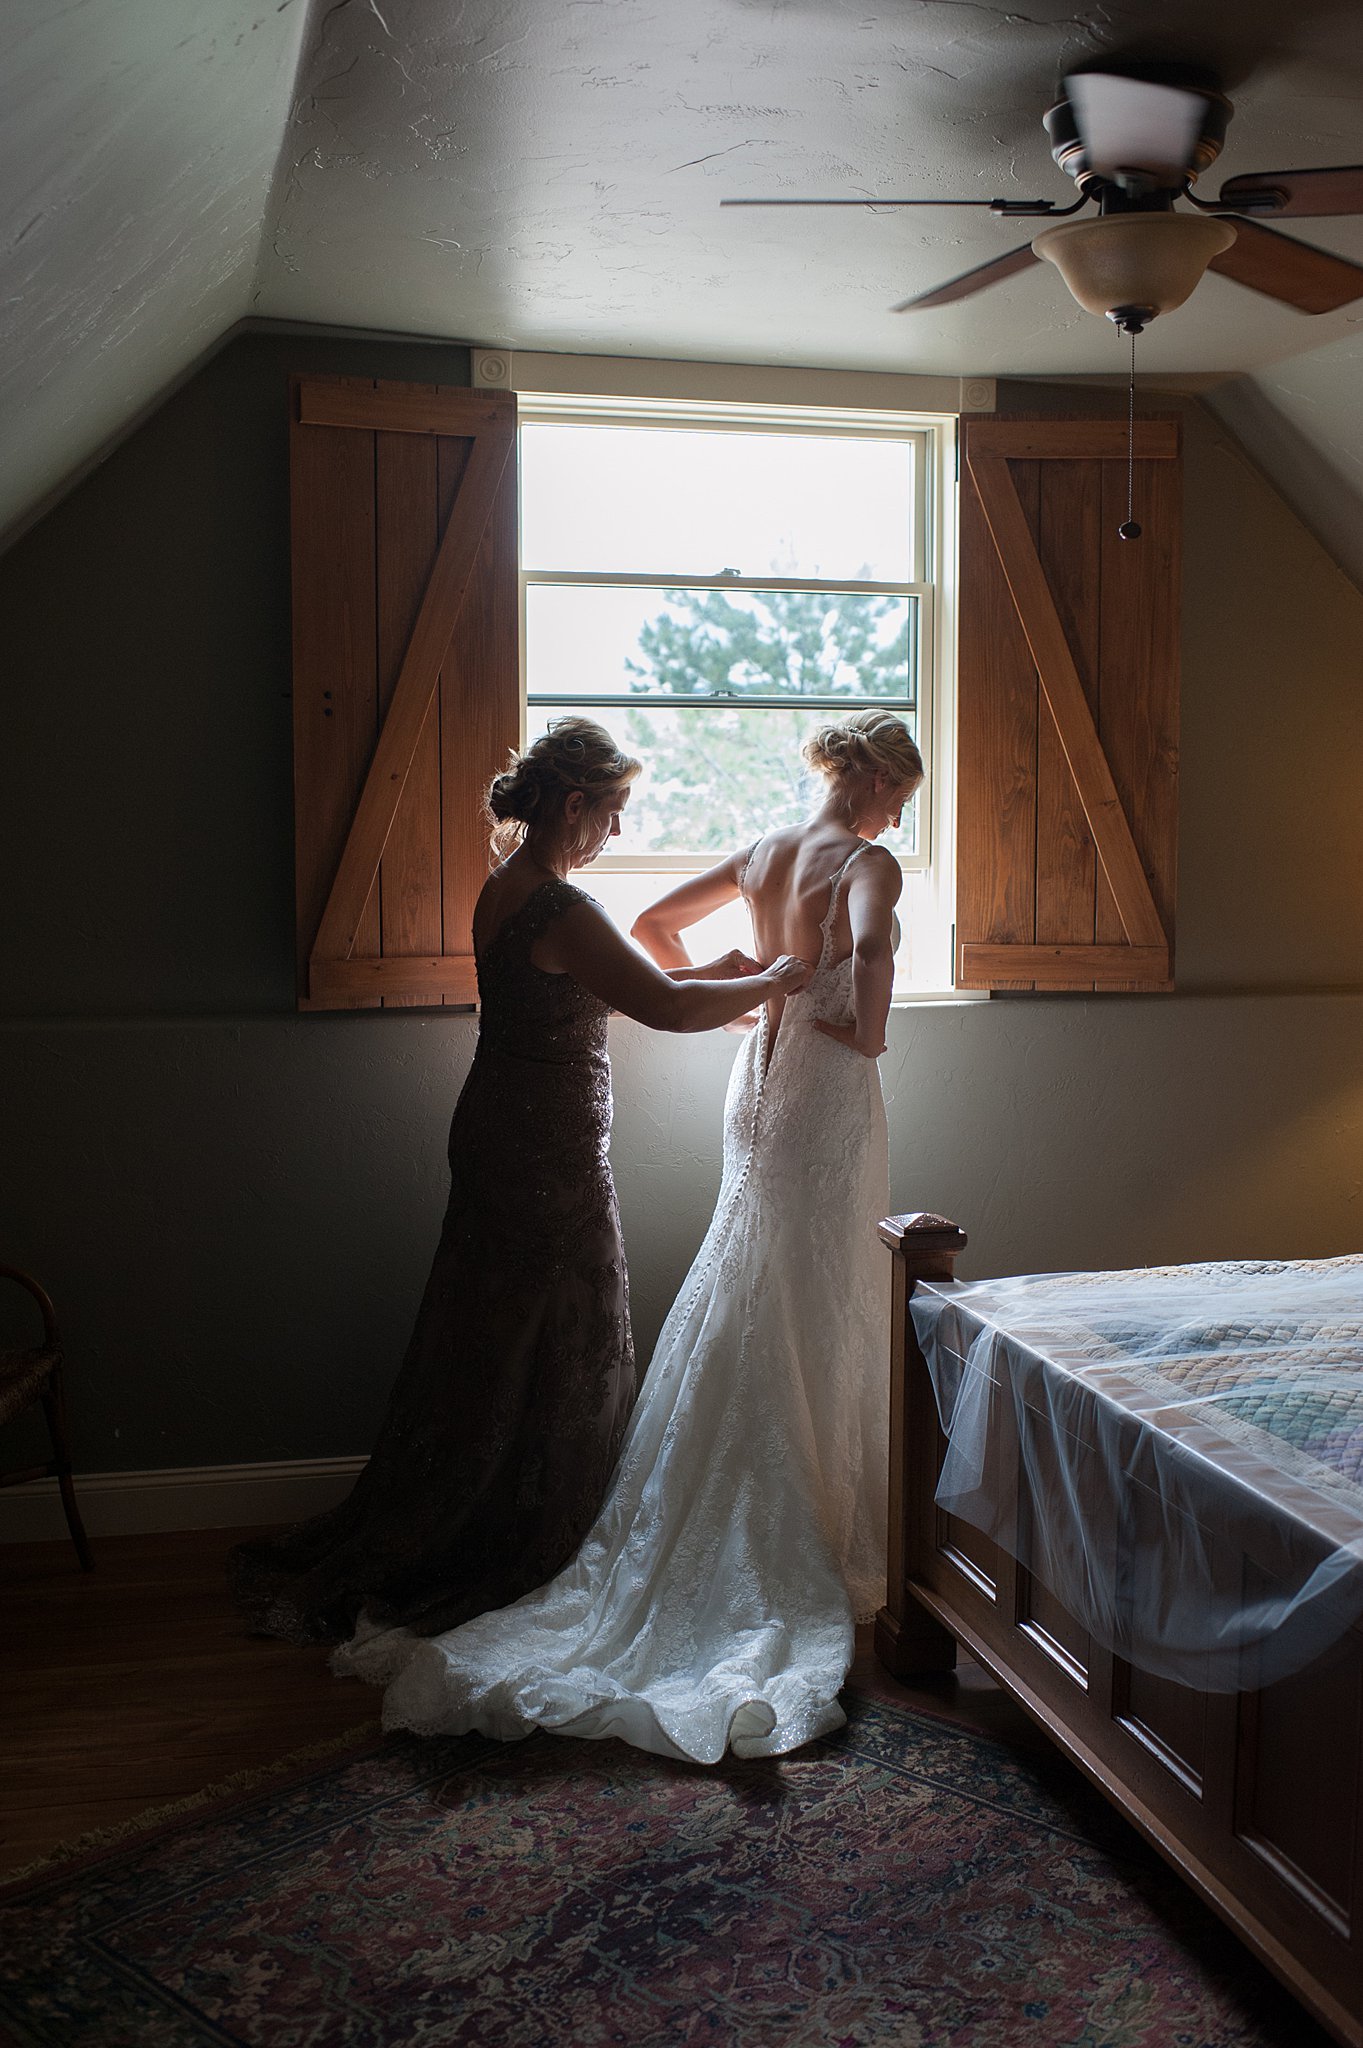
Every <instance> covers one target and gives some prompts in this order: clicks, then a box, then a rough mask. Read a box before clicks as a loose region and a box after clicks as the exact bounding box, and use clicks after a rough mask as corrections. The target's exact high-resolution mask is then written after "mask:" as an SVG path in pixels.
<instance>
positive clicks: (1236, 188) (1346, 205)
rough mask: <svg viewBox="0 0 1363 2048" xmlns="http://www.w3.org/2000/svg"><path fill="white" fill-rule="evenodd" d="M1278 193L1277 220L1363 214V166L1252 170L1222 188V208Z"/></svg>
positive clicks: (1346, 165)
mask: <svg viewBox="0 0 1363 2048" xmlns="http://www.w3.org/2000/svg"><path fill="white" fill-rule="evenodd" d="M1263 191H1270V192H1277V193H1280V194H1281V195H1282V198H1281V202H1280V203H1279V204H1278V205H1277V206H1275V207H1274V208H1273V215H1274V218H1275V219H1277V220H1291V219H1293V218H1296V219H1297V220H1312V219H1315V220H1323V219H1324V217H1325V216H1326V214H1330V213H1363V164H1335V165H1333V166H1332V167H1330V168H1328V169H1323V170H1319V171H1249V172H1246V174H1245V175H1244V177H1242V178H1231V179H1229V180H1228V181H1227V183H1226V184H1224V185H1223V186H1222V187H1221V196H1220V198H1219V199H1218V201H1217V205H1218V206H1230V207H1234V206H1236V205H1238V204H1240V203H1242V202H1244V203H1248V202H1250V201H1251V200H1252V199H1253V196H1254V194H1255V193H1256V192H1263Z"/></svg>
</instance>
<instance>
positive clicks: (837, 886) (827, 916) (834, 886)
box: [819, 839, 869, 967]
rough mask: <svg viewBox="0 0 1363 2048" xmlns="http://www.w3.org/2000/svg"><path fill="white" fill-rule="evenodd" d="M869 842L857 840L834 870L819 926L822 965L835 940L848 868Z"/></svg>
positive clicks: (820, 960) (820, 963) (820, 961)
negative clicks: (834, 924) (838, 910)
mask: <svg viewBox="0 0 1363 2048" xmlns="http://www.w3.org/2000/svg"><path fill="white" fill-rule="evenodd" d="M868 844H869V841H867V840H865V839H862V840H859V841H858V842H857V844H856V845H855V846H854V847H853V848H852V851H851V852H850V853H849V854H848V856H847V858H846V860H845V861H843V863H842V865H841V866H840V867H838V868H837V869H835V870H834V873H833V878H832V880H831V881H830V883H829V885H828V908H827V910H826V911H825V912H824V914H823V921H822V923H821V924H820V926H819V930H820V931H821V932H822V933H823V945H822V947H821V948H820V950H819V965H820V967H822V966H823V964H824V962H825V961H826V960H827V958H828V948H829V946H830V945H831V944H832V942H833V918H834V916H835V914H836V912H837V908H838V904H839V902H840V901H841V898H842V885H843V882H844V881H845V880H846V878H847V870H848V869H849V868H850V867H851V865H852V863H853V861H854V860H855V859H856V857H857V855H858V854H859V853H865V851H866V848H867V845H868Z"/></svg>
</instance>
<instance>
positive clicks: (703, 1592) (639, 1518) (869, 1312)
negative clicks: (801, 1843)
mask: <svg viewBox="0 0 1363 2048" xmlns="http://www.w3.org/2000/svg"><path fill="white" fill-rule="evenodd" d="M804 753H805V758H806V760H807V761H808V762H809V763H810V764H811V766H812V767H813V768H815V769H816V770H817V771H818V772H819V773H820V774H821V775H822V776H823V777H824V778H825V781H826V786H827V794H826V798H825V801H824V803H823V804H822V806H821V807H820V809H819V810H818V811H817V812H816V813H815V815H814V816H813V817H812V818H811V819H810V820H808V822H807V823H805V824H803V825H799V826H794V827H790V828H787V829H784V830H781V831H777V832H772V833H769V834H767V835H766V836H764V837H763V838H761V839H759V840H758V841H757V842H756V844H755V845H753V846H751V847H749V848H747V849H745V850H744V851H743V852H741V853H737V854H734V855H733V856H731V857H730V858H729V859H728V860H725V861H722V862H721V863H720V864H719V865H718V866H717V867H715V868H712V869H710V870H709V872H708V873H706V874H703V875H700V876H698V877H696V878H695V879H694V880H692V881H688V882H685V883H683V884H682V885H681V886H680V887H679V888H677V889H674V890H672V891H671V892H670V893H669V894H668V895H666V896H664V897H663V898H662V899H661V900H660V901H659V902H658V903H656V904H655V905H654V906H653V907H652V908H651V909H650V910H648V911H646V912H645V913H644V914H643V916H642V917H641V918H640V919H639V920H638V922H637V924H636V925H635V927H634V933H635V937H636V938H638V939H639V940H640V942H641V943H642V944H643V945H644V946H645V947H646V948H647V950H648V951H649V952H650V953H651V954H652V955H653V957H654V959H655V960H656V961H657V962H658V964H659V965H660V966H662V967H665V968H670V969H675V968H678V967H685V966H686V965H687V964H688V961H687V955H686V951H685V948H684V946H683V944H682V940H681V933H682V931H683V930H685V929H686V928H687V927H688V926H690V925H693V924H695V923H697V922H698V921H699V920H700V919H701V918H702V917H704V916H706V915H707V914H708V913H709V912H710V911H712V910H714V909H716V908H718V907H719V906H720V905H721V904H723V903H725V902H727V901H732V900H733V898H734V897H735V896H738V895H741V896H742V897H743V898H744V900H745V901H746V903H747V905H748V909H749V911H750V914H751V917H752V923H753V931H754V941H755V947H756V950H757V952H758V953H759V954H760V955H762V956H763V957H770V956H771V955H772V954H774V953H777V952H782V953H791V954H795V955H797V956H802V957H803V958H805V959H809V960H814V961H816V962H817V965H816V967H815V971H814V974H813V977H812V979H811V980H810V982H809V984H808V986H807V987H805V988H804V989H802V990H801V991H799V992H798V993H796V994H790V995H777V996H773V997H771V998H770V999H768V1001H767V1002H766V1004H765V1006H764V1007H763V1009H762V1010H761V1011H760V1012H759V1014H758V1018H757V1024H756V1028H755V1029H754V1030H753V1031H751V1032H750V1033H749V1035H748V1037H747V1039H746V1041H745V1043H744V1046H743V1048H742V1050H741V1052H740V1054H739V1057H738V1059H737V1060H736V1062H735V1064H734V1071H733V1076H732V1079H731V1082H730V1085H729V1094H728V1101H727V1103H726V1106H725V1119H724V1169H723V1178H722V1184H721V1187H720V1193H719V1200H718V1203H717V1205H716V1208H715V1213H714V1218H713V1220H712V1222H711V1225H710V1228H709V1231H708V1232H707V1234H706V1238H705V1242H704V1243H703V1244H702V1246H701V1248H700V1251H699V1254H698V1255H697V1258H696V1261H695V1264H694V1265H693V1267H692V1269H691V1272H690V1274H689V1275H688V1277H687V1280H686V1282H685V1285H684V1286H683V1288H682V1290H681V1293H680V1295H679V1296H678V1298H677V1300H676V1302H675V1304H674V1306H673V1308H672V1310H671V1312H670V1314H669V1315H668V1318H667V1321H666V1323H665V1324H664V1326H663V1329H662V1332H661V1335H660V1336H659V1339H658V1346H657V1350H656V1352H655V1354H654V1357H653V1362H652V1365H651V1367H650V1369H649V1372H648V1376H647V1378H646V1380H645V1382H644V1386H643V1390H642V1392H641V1394H640V1396H639V1400H638V1403H637V1405H636V1407H635V1409H634V1413H633V1416H632V1418H631V1420H630V1423H629V1427H628V1430H627V1433H626V1436H625V1440H624V1444H623V1447H622V1450H621V1454H620V1461H619V1464H618V1465H617V1467H616V1470H615V1475H614V1478H613V1480H612V1482H611V1486H610V1489H609V1491H608V1493H607V1496H606V1501H605V1504H604V1506H603V1507H602V1509H601V1512H600V1514H599V1515H598V1516H597V1519H596V1522H595V1523H594V1525H593V1526H592V1528H591V1529H590V1531H589V1532H588V1534H587V1536H586V1538H585V1539H584V1541H583V1543H582V1545H581V1547H580V1548H579V1550H578V1552H577V1554H576V1556H575V1557H574V1558H573V1559H572V1560H571V1562H570V1563H569V1564H568V1565H567V1566H566V1567H565V1568H564V1569H563V1570H562V1571H561V1572H560V1573H559V1574H558V1576H557V1577H556V1578H553V1579H551V1580H550V1581H549V1583H548V1584H547V1585H545V1586H542V1587H540V1588H539V1589H538V1591H536V1592H533V1593H529V1594H527V1595H525V1597H524V1598H522V1599H520V1600H518V1601H516V1602H515V1604H514V1605H513V1606H510V1607H504V1608H500V1609H496V1610H494V1611H492V1612H490V1613H487V1614H483V1615H480V1616H478V1617H477V1618H476V1619H475V1620H473V1621H470V1622H467V1623H465V1624H464V1625H463V1626H462V1627H460V1628H456V1629H451V1630H450V1631H448V1632H447V1633H446V1634H443V1635H437V1636H430V1637H425V1638H422V1637H417V1636H414V1635H412V1634H410V1633H409V1632H408V1631H406V1630H392V1629H388V1630H384V1629H381V1628H378V1627H376V1626H373V1625H372V1624H369V1623H367V1622H366V1621H365V1619H364V1618H363V1617H362V1618H361V1621H360V1624H359V1627H358V1629H357V1631H356V1634H355V1636H354V1638H353V1639H352V1641H351V1642H350V1643H348V1644H346V1645H345V1646H344V1647H343V1648H342V1649H340V1650H338V1651H337V1652H336V1654H335V1657H334V1660H333V1661H334V1665H335V1668H336V1669H337V1670H338V1671H339V1672H353V1673H355V1674H356V1675H358V1676H361V1677H365V1678H368V1679H370V1680H372V1681H374V1682H378V1683H387V1685H388V1691H387V1695H386V1697H385V1700H384V1710H383V1718H384V1723H385V1725H386V1726H388V1727H399V1728H411V1729H414V1730H417V1731H418V1732H421V1733H430V1734H434V1733H446V1734H461V1733H464V1732H466V1731H468V1730H472V1729H478V1730H481V1731H482V1732H483V1733H485V1734H488V1735H493V1736H498V1737H502V1738H512V1737H516V1736H522V1735H528V1734H530V1733H531V1732H532V1731H533V1730H534V1729H536V1728H544V1729H552V1730H554V1731H556V1732H558V1733H560V1734H564V1735H575V1736H610V1735H613V1736H619V1737H621V1738H622V1739H623V1740H624V1741H626V1742H630V1743H633V1744H634V1745H635V1746H636V1747H638V1748H641V1749H647V1750H653V1751H656V1752H658V1753H659V1754H661V1755H664V1756H672V1757H685V1758H692V1759H694V1760H696V1761H698V1762H702V1763H713V1762H717V1761H718V1760H719V1758H721V1757H722V1756H723V1755H724V1753H725V1751H726V1749H729V1748H731V1749H733V1750H734V1751H735V1752H736V1753H737V1754H738V1755H740V1756H771V1755H779V1754H782V1753H783V1752H785V1751H787V1750H791V1749H795V1748H797V1747H798V1746H799V1745H800V1744H801V1743H804V1742H808V1741H810V1740H811V1739H812V1738H813V1737H815V1736H817V1735H821V1734H823V1733H825V1732H826V1731H827V1730H829V1729H832V1728H836V1727H838V1726H840V1725H841V1723H842V1721H843V1718H844V1716H843V1713H842V1709H841V1708H840V1706H839V1705H838V1693H839V1690H840V1688H841V1685H842V1682H843V1679H844V1678H845V1676H846V1673H847V1670H848V1666H849V1665H850V1663H851V1658H852V1637H853V1620H854V1617H858V1616H863V1615H866V1614H869V1613H871V1612H872V1611H873V1610H874V1609H875V1608H876V1607H877V1606H878V1605H879V1604H880V1602H881V1600H882V1599H883V1597H884V1573H885V1512H886V1510H885V1489H886V1462H887V1453H886V1422H887V1417H886V1410H887V1402H888V1395H887V1387H886V1369H885V1360H886V1358H887V1355H888V1323H889V1265H888V1261H886V1260H885V1258H884V1256H883V1254H882V1252H881V1250H880V1247H879V1246H878V1244H877V1242H876V1236H875V1225H876V1222H877V1219H878V1218H879V1217H880V1216H881V1215H883V1214H884V1212H885V1210H886V1208H887V1207H888V1205H889V1203H888V1197H889V1188H888V1165H887V1143H886V1128H885V1110H884V1104H883V1102H882V1099H881V1094H880V1083H879V1075H878V1073H877V1069H876V1066H875V1060H876V1056H877V1055H878V1054H879V1053H880V1052H882V1051H883V1050H884V1042H885V1023H886V1017H887V1015H888V1011H889V1003H890V989H891V982H892V977H893V952H892V937H891V934H892V926H893V921H894V905H895V903H896V901H897V899H898V896H899V892H900V887H901V878H900V871H899V866H898V863H897V862H896V861H895V860H894V858H893V856H892V855H891V854H890V853H889V852H888V851H886V849H884V848H883V847H877V846H875V845H874V844H872V843H871V842H873V841H874V840H875V839H876V838H877V837H878V836H879V834H881V833H882V832H884V831H885V830H886V829H887V828H888V827H890V826H892V825H895V824H897V823H898V820H899V814H900V810H901V808H902V806H903V805H904V803H905V802H906V801H907V799H908V798H909V797H910V796H911V795H912V794H913V791H914V790H915V788H916V787H917V785H918V783H919V781H920V780H921V778H922V773H923V767H922V761H921V759H920V757H919V754H918V750H917V748H916V747H915V746H914V743H913V740H912V739H911V737H910V735H909V732H908V729H907V727H906V726H905V725H904V724H903V723H902V721H901V720H899V719H898V718H896V717H894V716H893V715H892V714H890V713H885V712H866V713H863V714H861V715H860V716H858V717H856V718H853V719H850V720H848V722H847V723H846V724H845V725H832V726H825V727H824V728H822V729H821V730H820V731H819V732H817V733H815V734H814V736H813V737H812V738H811V739H810V740H809V741H807V742H806V745H805V748H804Z"/></svg>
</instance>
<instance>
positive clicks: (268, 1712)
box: [0, 1530, 1044, 1875]
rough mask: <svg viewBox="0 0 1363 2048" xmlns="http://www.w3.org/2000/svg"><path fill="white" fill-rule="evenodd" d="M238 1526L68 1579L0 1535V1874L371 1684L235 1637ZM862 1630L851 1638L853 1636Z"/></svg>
mask: <svg viewBox="0 0 1363 2048" xmlns="http://www.w3.org/2000/svg"><path fill="white" fill-rule="evenodd" d="M248 1533H250V1534H257V1535H258V1534H259V1533H260V1532H259V1531H258V1530H256V1531H249V1532H248V1531H245V1530H235V1531H234V1530H198V1531H195V1532H193V1533H190V1534H184V1535H174V1536H125V1537H118V1538H109V1537H106V1538H104V1539H103V1540H101V1541H99V1542H97V1543H96V1544H95V1556H96V1569H95V1570H94V1571H93V1572H88V1573H86V1572H81V1571H79V1570H78V1569H77V1567H76V1562H75V1557H74V1554H73V1552H72V1551H71V1549H70V1547H69V1546H68V1545H67V1544H65V1543H32V1544H11V1545H5V1546H0V1644H3V1646H4V1649H3V1656H4V1671H3V1682H2V1683H0V1759H3V1780H0V1875H3V1873H4V1872H5V1871H7V1870H12V1869H15V1868H17V1867H18V1866H19V1865H21V1864H24V1863H28V1862H30V1861H31V1860H32V1859H33V1858H35V1857H37V1856H41V1855H43V1854H45V1853H46V1852H47V1851H48V1850H49V1849H52V1848H55V1847H56V1846H57V1844H58V1843H59V1842H63V1841H68V1840H70V1839H71V1838H72V1837H74V1836H76V1835H80V1834H84V1833H85V1832H86V1831H87V1830H89V1829H93V1828H107V1827H110V1826H113V1825H115V1824H117V1823H118V1822H121V1821H125V1820H130V1819H132V1818H133V1817H134V1816H136V1815H137V1814H140V1813H143V1812H145V1811H146V1809H147V1808H148V1807H152V1806H158V1805H161V1804H164V1803H165V1802H166V1801H169V1800H173V1799H180V1798H183V1797H185V1796H186V1795H187V1794H189V1793H193V1792H198V1791H200V1790H202V1789H203V1788H204V1787H205V1786H208V1785H213V1784H216V1783H218V1782H219V1781H220V1780H222V1779H224V1778H227V1777H230V1776H232V1774H233V1773H234V1772H237V1771H240V1770H244V1769H250V1768H258V1767H259V1766H261V1765H267V1764H270V1763H273V1762H275V1761H277V1760H278V1759H279V1758H281V1757H284V1756H287V1755H288V1754H289V1753H290V1752H291V1751H293V1750H296V1749H299V1748H301V1747H303V1746H304V1745H306V1744H309V1743H313V1742H320V1741H324V1740H326V1739H327V1738H329V1737H333V1736H338V1735H341V1734H343V1733H345V1732H346V1731H347V1730H356V1731H361V1732H362V1731H364V1730H365V1729H367V1728H377V1726H378V1714H379V1697H380V1696H379V1694H378V1693H377V1692H375V1691H373V1690H371V1689H370V1688H368V1687H365V1686H363V1685H360V1684H359V1683H358V1682H356V1681H354V1680H344V1681H343V1680H338V1679H335V1678H333V1677H332V1675H331V1673H330V1672H329V1671H328V1669H327V1653H326V1651H325V1649H322V1648H299V1647H296V1646H295V1645H293V1644H289V1643H276V1642H269V1641H266V1640H264V1639H262V1638H260V1637H256V1636H249V1635H247V1633H246V1631H245V1628H244V1625H243V1623H242V1621H241V1618H240V1616H239V1615H238V1614H237V1613H236V1610H235V1609H234V1608H233V1606H232V1604H231V1602H230V1600H229V1599H228V1597H227V1590H226V1586H225V1584H224V1580H223V1560H224V1557H225V1556H226V1553H227V1550H228V1547H229V1545H230V1544H232V1543H233V1542H235V1541H236V1540H237V1539H238V1537H239V1536H241V1535H245V1534H248ZM869 1637H870V1631H869V1629H868V1630H865V1631H862V1632H861V1634H860V1635H859V1638H858V1651H857V1665H856V1666H855V1667H854V1676H856V1675H858V1673H860V1674H861V1675H864V1676H868V1677H869V1676H872V1675H874V1676H875V1677H877V1678H878V1679H879V1680H880V1681H882V1682H883V1684H884V1685H885V1686H886V1687H887V1688H889V1690H890V1691H891V1692H892V1693H893V1694H894V1695H895V1696H897V1697H899V1698H902V1699H904V1700H905V1701H908V1702H910V1703H916V1704H919V1705H923V1706H929V1707H931V1708H933V1709H934V1710H935V1711H937V1712H939V1713H940V1712H943V1711H945V1712H947V1713H949V1714H952V1715H953V1716H957V1717H959V1718H961V1719H964V1720H967V1721H969V1722H970V1723H972V1724H973V1725H975V1726H979V1727H984V1728H990V1729H993V1730H994V1731H995V1732H997V1733H999V1734H1002V1735H1005V1736H1007V1737H1008V1738H1009V1739H1010V1740H1015V1741H1016V1742H1018V1743H1019V1744H1020V1745H1026V1746H1027V1747H1028V1748H1035V1747H1036V1746H1038V1745H1040V1744H1042V1743H1043V1742H1044V1738H1042V1737H1041V1736H1040V1735H1038V1734H1037V1733H1036V1731H1035V1730H1034V1729H1033V1727H1032V1724H1031V1723H1030V1722H1029V1721H1028V1720H1027V1718H1026V1716H1025V1715H1024V1714H1023V1713H1022V1711H1021V1709H1020V1708H1018V1707H1017V1706H1015V1705H1014V1703H1013V1702H1012V1701H1011V1700H1010V1699H1008V1698H1007V1697H1006V1696H1005V1695H1004V1694H1003V1693H1002V1692H1001V1691H1000V1690H999V1688H998V1687H997V1686H995V1685H994V1684H993V1682H992V1681H991V1680H990V1679H989V1678H987V1677H986V1675H985V1674H984V1673H983V1672H982V1671H981V1670H980V1669H979V1668H978V1666H976V1665H974V1664H970V1663H963V1664H962V1667H961V1670H960V1671H959V1672H958V1673H957V1674H956V1675H955V1676H954V1677H951V1678H942V1679H931V1680H927V1681H925V1682H924V1684H923V1685H922V1687H921V1688H916V1689H913V1690H910V1689H909V1688H906V1687H902V1686H895V1685H893V1682H892V1681H891V1680H889V1679H888V1678H885V1676H884V1674H883V1673H881V1672H880V1670H879V1666H877V1665H876V1664H875V1661H874V1659H873V1657H872V1655H871V1649H870V1640H869ZM863 1638H864V1640H863Z"/></svg>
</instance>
